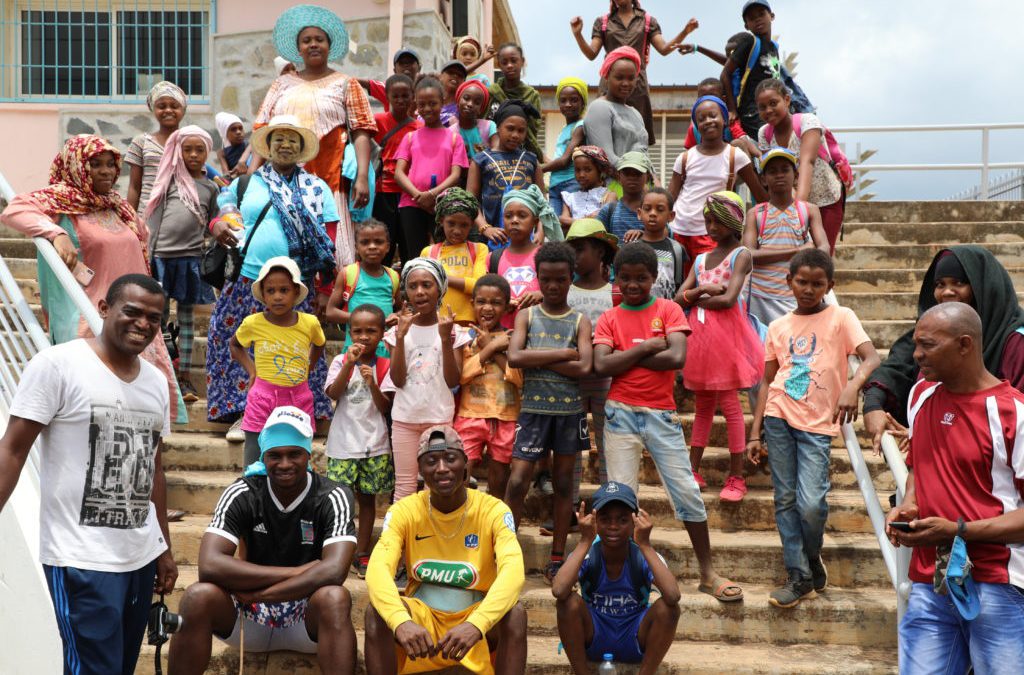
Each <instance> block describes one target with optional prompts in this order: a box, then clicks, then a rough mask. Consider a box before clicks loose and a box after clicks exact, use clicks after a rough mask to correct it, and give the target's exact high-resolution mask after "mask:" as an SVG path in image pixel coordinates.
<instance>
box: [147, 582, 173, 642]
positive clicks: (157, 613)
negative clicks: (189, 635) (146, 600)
mask: <svg viewBox="0 0 1024 675" xmlns="http://www.w3.org/2000/svg"><path fill="white" fill-rule="evenodd" d="M179 630H181V615H180V614H175V613H174V612H172V611H171V610H169V609H167V605H166V603H164V594H163V593H161V594H160V599H159V600H158V601H156V602H154V603H153V605H152V606H151V607H150V608H149V626H148V630H147V638H146V641H147V642H148V643H149V644H151V645H153V646H155V647H159V646H160V645H162V644H164V643H165V642H167V641H168V640H169V639H170V638H171V634H172V633H177V632H178V631H179Z"/></svg>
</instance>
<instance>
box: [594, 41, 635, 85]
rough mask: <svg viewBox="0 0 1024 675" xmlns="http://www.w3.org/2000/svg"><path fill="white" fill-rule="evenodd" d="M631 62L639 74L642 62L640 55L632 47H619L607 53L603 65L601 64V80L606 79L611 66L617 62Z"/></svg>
mask: <svg viewBox="0 0 1024 675" xmlns="http://www.w3.org/2000/svg"><path fill="white" fill-rule="evenodd" d="M622 60H626V61H631V62H632V63H633V65H635V66H636V70H637V72H638V73H639V72H640V71H641V70H643V62H642V61H641V60H640V54H639V53H638V52H637V51H636V50H635V49H633V48H632V47H626V46H623V47H619V48H618V49H613V50H611V51H610V52H608V56H606V57H604V63H602V64H601V71H600V74H601V79H602V80H603V79H606V78H607V77H608V73H609V72H611V69H612V66H613V65H615V63H616V62H618V61H622Z"/></svg>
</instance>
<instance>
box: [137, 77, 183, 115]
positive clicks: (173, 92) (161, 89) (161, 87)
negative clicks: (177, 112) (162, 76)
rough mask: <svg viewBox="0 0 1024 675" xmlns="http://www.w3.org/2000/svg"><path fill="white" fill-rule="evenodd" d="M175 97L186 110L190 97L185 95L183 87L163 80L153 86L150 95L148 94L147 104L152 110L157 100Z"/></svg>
mask: <svg viewBox="0 0 1024 675" xmlns="http://www.w3.org/2000/svg"><path fill="white" fill-rule="evenodd" d="M165 97H166V98H173V99H174V100H175V101H177V102H178V103H180V104H181V109H182V110H186V109H187V108H188V98H187V97H186V96H185V92H184V91H183V90H182V88H181V87H179V86H178V85H176V84H174V83H173V82H168V81H167V80H163V81H162V82H157V83H156V84H154V85H153V88H152V89H150V90H149V95H148V96H146V105H148V106H149V109H150V110H152V109H153V106H155V105H156V102H157V101H159V100H160V99H162V98H165Z"/></svg>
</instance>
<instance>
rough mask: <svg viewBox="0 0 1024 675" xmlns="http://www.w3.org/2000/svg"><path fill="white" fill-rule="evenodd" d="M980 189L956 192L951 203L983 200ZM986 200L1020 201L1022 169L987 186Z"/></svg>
mask: <svg viewBox="0 0 1024 675" xmlns="http://www.w3.org/2000/svg"><path fill="white" fill-rule="evenodd" d="M981 193H982V189H981V186H980V185H978V186H976V187H973V188H970V189H968V190H964V191H962V192H958V193H956V194H955V195H953V196H952V197H950V200H951V201H975V200H978V199H985V198H984V197H982V196H981ZM987 199H1005V200H1022V199H1024V169H1018V170H1017V171H1013V172H1011V173H1009V174H1006V175H1005V176H1001V177H999V178H997V179H995V180H994V181H992V182H991V183H990V184H989V185H988V197H987Z"/></svg>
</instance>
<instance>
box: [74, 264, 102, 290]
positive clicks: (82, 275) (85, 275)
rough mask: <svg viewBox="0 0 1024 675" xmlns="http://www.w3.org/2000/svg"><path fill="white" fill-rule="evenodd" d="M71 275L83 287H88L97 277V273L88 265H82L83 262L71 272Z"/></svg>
mask: <svg viewBox="0 0 1024 675" xmlns="http://www.w3.org/2000/svg"><path fill="white" fill-rule="evenodd" d="M71 274H72V275H73V276H74V277H75V280H76V281H78V283H79V284H81V285H82V286H83V287H85V286H88V285H89V284H91V283H92V280H93V277H95V276H96V272H94V271H93V270H92V269H90V268H89V267H88V266H87V265H85V264H84V263H82V261H81V260H79V261H78V263H77V264H76V265H75V269H73V270H71Z"/></svg>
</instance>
